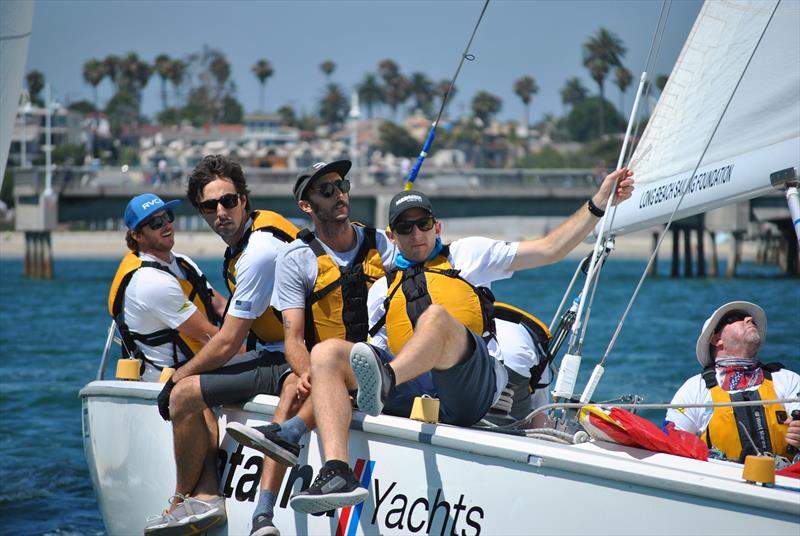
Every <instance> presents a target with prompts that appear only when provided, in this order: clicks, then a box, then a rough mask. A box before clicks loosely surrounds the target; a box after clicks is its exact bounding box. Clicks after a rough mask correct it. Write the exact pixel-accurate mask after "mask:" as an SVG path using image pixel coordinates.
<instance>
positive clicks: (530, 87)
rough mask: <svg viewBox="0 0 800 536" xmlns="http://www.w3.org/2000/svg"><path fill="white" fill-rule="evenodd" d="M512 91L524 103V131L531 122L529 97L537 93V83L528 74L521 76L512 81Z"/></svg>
mask: <svg viewBox="0 0 800 536" xmlns="http://www.w3.org/2000/svg"><path fill="white" fill-rule="evenodd" d="M514 93H516V95H517V96H518V97H519V98H520V99H521V100H522V104H524V105H525V132H527V131H528V127H529V126H530V124H531V99H532V97H533V96H534V95H536V94H537V93H539V85H538V84H537V83H536V80H534V79H533V78H531V77H530V76H523V77H522V78H520V79H519V80H517V81H516V82H514Z"/></svg>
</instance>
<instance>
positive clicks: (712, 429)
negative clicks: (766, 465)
mask: <svg viewBox="0 0 800 536" xmlns="http://www.w3.org/2000/svg"><path fill="white" fill-rule="evenodd" d="M761 368H762V370H763V371H764V383H762V384H761V386H760V387H759V388H758V390H756V391H739V392H737V393H728V392H727V391H725V390H723V389H722V388H721V387H720V386H719V385H717V378H716V372H715V370H714V367H709V368H707V369H705V370H704V371H703V379H704V380H705V382H706V387H708V389H709V391H711V399H712V400H713V401H714V402H738V401H742V400H764V401H765V402H766V401H769V400H778V395H777V393H776V392H775V385H774V383H773V382H772V372H776V371H778V370H780V369H782V368H783V365H781V364H780V363H768V364H766V365H762V367H761ZM784 421H786V409H785V408H784V407H783V405H782V404H765V405H763V406H740V407H717V408H714V413H713V414H712V416H711V421H709V423H708V427H707V428H706V431H705V432H703V435H702V436H701V438H702V439H703V440H705V442H706V444H707V445H708V447H709V448H711V447H716V448H718V449H719V450H721V451H722V452H724V453H725V456H726V457H727V458H728V459H730V460H738V461H739V462H740V463H741V462H743V461H744V458H745V456H747V455H748V454H756V453H755V451H754V449H753V446H752V444H751V441H750V439H748V437H747V434H745V433H744V432H743V431H742V428H741V426H740V425H739V423H742V424H743V425H744V426H745V428H747V433H748V434H749V435H750V438H751V439H752V441H753V443H755V445H756V447H757V448H758V450H760V451H762V452H763V451H767V452H771V453H773V454H776V455H779V456H786V455H787V452H786V448H787V447H788V443H786V430H787V426H786V425H785V424H783V423H784Z"/></svg>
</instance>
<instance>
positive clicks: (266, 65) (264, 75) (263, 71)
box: [250, 59, 275, 112]
mask: <svg viewBox="0 0 800 536" xmlns="http://www.w3.org/2000/svg"><path fill="white" fill-rule="evenodd" d="M250 70H251V71H252V72H253V74H254V75H255V76H256V78H258V83H259V84H260V85H261V89H260V91H259V98H258V103H259V106H258V108H259V110H261V111H262V112H263V111H264V87H265V86H266V83H267V79H268V78H269V77H270V76H272V75H273V74H275V71H274V70H273V69H272V64H271V63H270V62H268V61H267V60H265V59H261V60H258V61H257V62H255V64H254V65H253V67H251V69H250Z"/></svg>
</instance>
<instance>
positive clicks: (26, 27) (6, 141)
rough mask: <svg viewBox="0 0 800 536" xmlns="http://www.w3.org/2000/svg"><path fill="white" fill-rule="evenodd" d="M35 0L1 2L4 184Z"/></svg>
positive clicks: (0, 162) (0, 160)
mask: <svg viewBox="0 0 800 536" xmlns="http://www.w3.org/2000/svg"><path fill="white" fill-rule="evenodd" d="M33 4H34V3H33V1H32V0H31V1H27V0H3V1H2V2H0V66H2V69H3V72H2V74H1V75H0V184H2V182H3V177H4V175H5V169H6V160H7V159H8V150H9V146H10V145H11V132H13V130H14V119H15V118H16V116H17V106H19V92H20V89H21V88H22V76H23V75H24V74H25V62H26V61H27V58H28V42H29V41H30V38H31V27H32V25H33Z"/></svg>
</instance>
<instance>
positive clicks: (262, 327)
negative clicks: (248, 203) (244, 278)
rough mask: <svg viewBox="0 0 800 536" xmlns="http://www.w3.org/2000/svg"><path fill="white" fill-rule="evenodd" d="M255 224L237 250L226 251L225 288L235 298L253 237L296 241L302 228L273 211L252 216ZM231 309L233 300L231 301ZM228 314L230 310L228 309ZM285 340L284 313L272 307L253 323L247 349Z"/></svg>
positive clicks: (223, 272)
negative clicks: (244, 256)
mask: <svg viewBox="0 0 800 536" xmlns="http://www.w3.org/2000/svg"><path fill="white" fill-rule="evenodd" d="M250 218H251V219H252V223H251V224H250V227H249V228H248V229H247V230H246V231H245V232H244V235H242V238H241V239H240V240H239V242H238V243H237V244H236V245H235V246H234V247H229V248H228V249H226V250H225V262H224V263H223V265H222V276H223V277H224V278H225V285H226V286H227V287H228V292H229V293H230V295H231V297H233V294H234V292H236V261H238V260H239V257H240V256H241V255H242V252H243V251H244V250H245V248H246V247H247V244H248V243H249V242H250V236H251V235H252V234H253V233H254V232H265V233H270V234H272V236H274V237H275V238H277V239H278V240H280V241H282V242H286V243H289V242H292V241H294V239H295V238H296V237H297V233H298V232H299V229H298V228H297V227H296V226H295V225H294V224H293V223H292V222H290V221H289V220H287V219H286V218H284V217H283V216H281V215H280V214H278V213H277V212H272V211H270V210H256V211H253V212H252V213H250ZM228 307H230V301H229V302H228ZM226 313H227V309H226ZM282 340H283V323H282V319H281V314H280V312H278V311H277V310H275V309H274V308H273V307H272V306H269V307H267V309H266V310H265V311H264V312H263V313H262V314H261V316H259V317H258V318H256V319H255V320H254V321H253V324H252V325H251V326H250V334H249V336H248V338H247V349H248V350H252V349H254V348H255V346H256V341H259V342H261V343H262V344H263V343H267V342H276V341H282Z"/></svg>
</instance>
